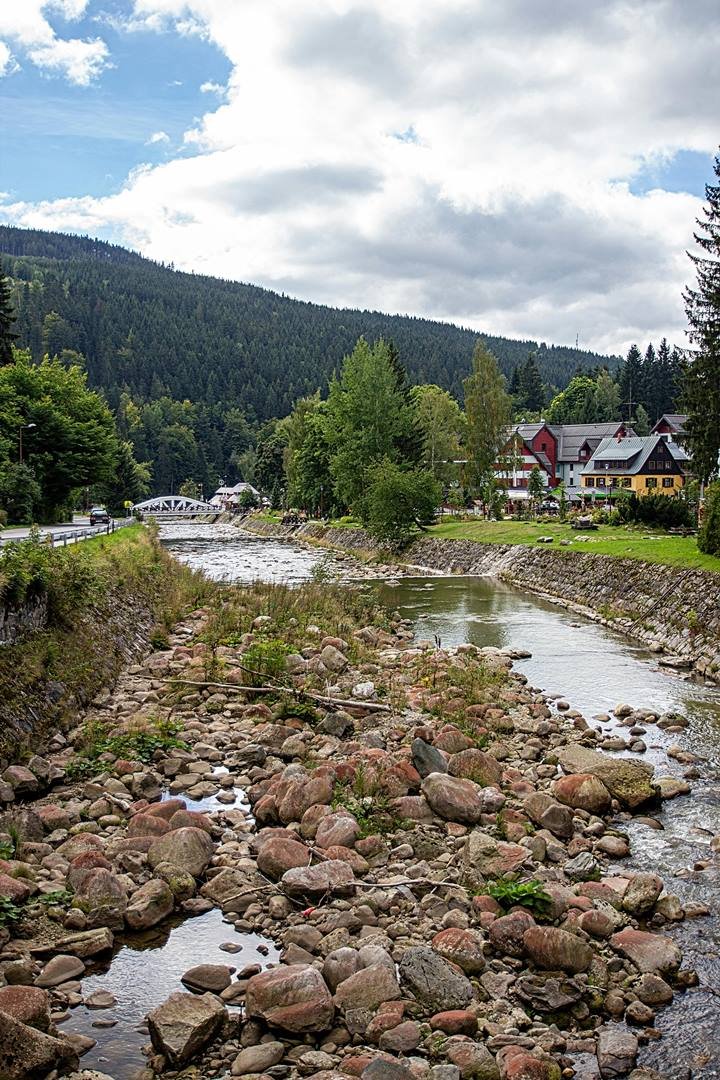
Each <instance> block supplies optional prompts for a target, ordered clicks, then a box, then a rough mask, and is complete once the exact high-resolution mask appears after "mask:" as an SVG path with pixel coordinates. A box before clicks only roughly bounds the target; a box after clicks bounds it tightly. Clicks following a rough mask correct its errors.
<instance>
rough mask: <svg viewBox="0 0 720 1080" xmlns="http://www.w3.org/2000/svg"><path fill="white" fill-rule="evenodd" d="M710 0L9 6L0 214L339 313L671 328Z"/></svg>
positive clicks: (710, 139) (693, 195)
mask: <svg viewBox="0 0 720 1080" xmlns="http://www.w3.org/2000/svg"><path fill="white" fill-rule="evenodd" d="M719 52H720V12H719V11H718V8H717V3H716V0H693V2H692V3H690V4H688V3H687V2H686V0H583V2H582V3H578V2H577V0H503V2H502V3H498V0H394V3H393V4H388V3H387V2H386V0H383V2H381V0H364V2H362V3H359V2H354V0H312V3H308V2H306V0H0V109H1V112H0V115H1V116H2V136H1V137H0V221H3V222H6V223H10V224H18V225H24V226H29V227H35V228H44V229H55V230H59V231H64V232H76V233H81V234H89V235H94V236H99V237H101V238H103V239H108V240H112V241H114V242H117V243H122V244H125V245H127V246H128V247H131V248H133V249H134V250H137V251H140V252H141V253H142V254H144V255H147V256H148V257H150V258H153V259H156V260H159V261H163V262H166V263H168V262H172V263H174V265H175V266H176V267H177V268H179V269H186V270H194V271H196V272H201V273H207V274H215V275H217V276H220V277H225V278H231V279H234V280H239V281H246V282H252V283H254V284H258V285H264V286H266V287H268V288H271V289H275V290H277V291H279V292H284V293H286V294H289V295H291V296H296V297H299V298H302V299H305V300H313V301H316V302H318V303H326V304H331V305H333V306H336V307H359V308H372V309H378V310H382V311H387V312H392V313H396V312H399V313H402V314H411V315H421V316H425V317H431V318H439V319H443V320H448V321H452V322H457V323H460V324H462V325H464V326H470V327H473V328H475V329H478V330H481V331H482V330H484V331H486V332H488V333H493V334H501V335H507V336H510V337H522V338H533V339H535V340H539V341H547V342H548V343H550V342H552V343H555V344H574V343H575V341H576V340H578V341H579V343H580V345H581V347H584V348H589V349H596V350H598V351H602V352H613V353H619V352H624V351H625V350H626V349H627V348H628V346H629V344H630V343H632V342H638V343H640V344H642V345H644V344H646V343H647V342H648V341H649V340H655V341H657V340H658V339H659V338H661V337H663V336H667V337H668V338H669V339H670V341H671V342H674V343H677V344H679V345H683V344H684V343H685V341H686V338H685V327H686V321H685V316H684V310H683V303H682V290H683V287H684V286H685V285H687V284H688V283H690V282H691V281H692V276H693V274H692V266H691V263H690V260H689V259H688V256H687V251H688V249H691V248H692V245H693V229H694V227H695V219H696V218H697V216H698V215H699V214H700V213H701V212H702V207H703V197H704V185H705V184H706V183H708V182H710V181H711V180H712V179H713V172H712V162H713V156H714V154H715V153H716V152H717V145H718V142H719V141H720V124H718V116H717V102H718V101H719V100H720V65H718V64H717V56H718V54H719Z"/></svg>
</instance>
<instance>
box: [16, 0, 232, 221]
mask: <svg viewBox="0 0 720 1080" xmlns="http://www.w3.org/2000/svg"><path fill="white" fill-rule="evenodd" d="M3 2H8V0H3ZM12 2H18V3H21V2H22V0H12ZM107 10H108V8H107V6H105V5H95V4H91V5H90V7H89V9H88V14H87V16H86V17H85V18H83V19H80V20H74V21H72V22H68V21H67V20H65V19H63V18H62V17H58V16H57V15H55V14H54V13H52V14H49V16H48V17H49V21H50V22H51V24H52V26H53V28H55V29H56V32H57V34H58V36H63V35H64V34H67V35H72V37H78V38H86V37H87V38H94V37H96V36H97V35H98V33H100V34H101V35H102V38H103V40H104V41H105V42H106V43H107V46H108V48H109V52H110V57H111V64H112V66H109V67H107V68H106V69H105V70H104V71H103V73H102V76H101V77H100V78H99V79H98V80H97V81H96V82H95V83H94V84H93V85H92V86H90V87H87V86H77V85H73V84H72V83H70V82H68V80H67V79H65V78H62V77H61V76H59V75H49V74H48V73H46V72H43V71H42V70H38V68H36V67H35V66H33V65H31V64H22V66H21V67H20V69H19V70H18V71H16V72H15V73H14V74H13V75H12V76H10V77H6V78H4V79H1V80H0V109H1V110H2V116H3V137H2V142H1V143H0V189H1V190H4V191H6V192H8V193H9V194H10V195H11V196H12V197H13V199H19V200H23V201H31V202H36V201H40V200H44V199H60V198H67V197H71V196H77V195H94V196H99V195H108V194H110V193H111V192H114V191H116V190H118V188H120V186H121V185H122V184H123V182H124V181H125V179H126V178H127V175H128V173H129V172H130V170H131V169H133V168H135V167H136V166H138V165H140V164H145V163H150V164H155V163H159V162H162V161H165V160H166V159H167V158H168V156H170V155H172V154H174V153H176V152H178V150H181V149H182V137H183V132H185V131H187V130H188V129H189V128H191V127H192V126H193V123H194V122H195V120H196V119H197V118H199V117H200V116H202V114H203V113H204V112H206V111H207V109H208V107H209V105H211V104H212V102H209V101H208V98H209V97H210V98H211V97H213V95H212V94H208V93H207V92H205V93H203V92H202V91H201V90H200V87H201V86H202V85H203V83H207V82H211V83H216V84H218V85H220V86H224V85H225V83H226V81H227V78H228V75H229V74H230V70H231V65H230V64H229V62H228V60H227V58H226V57H225V56H223V54H222V53H221V52H220V51H219V50H218V49H217V48H216V47H215V46H214V45H212V44H211V43H210V42H208V41H207V40H205V39H203V38H202V37H200V36H198V35H185V36H183V35H180V34H177V33H174V32H172V31H166V32H163V33H157V32H153V31H150V30H145V31H143V30H134V31H132V32H127V31H124V32H123V31H118V30H117V29H115V28H114V27H113V26H112V25H111V24H110V23H109V22H107V21H103V22H102V23H100V24H98V22H96V21H95V20H96V18H97V17H98V15H99V14H100V13H101V12H102V11H104V12H107ZM115 13H117V14H120V13H122V14H124V15H125V16H129V15H130V6H129V5H116V7H115ZM157 132H164V133H165V134H166V135H167V136H168V137H169V141H165V140H163V141H161V142H156V143H155V144H150V145H148V140H149V139H150V138H151V137H152V135H153V134H155V133H157Z"/></svg>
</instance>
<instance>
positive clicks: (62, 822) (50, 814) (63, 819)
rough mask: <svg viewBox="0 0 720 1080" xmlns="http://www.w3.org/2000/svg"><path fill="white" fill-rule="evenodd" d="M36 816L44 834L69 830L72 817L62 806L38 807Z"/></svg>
mask: <svg viewBox="0 0 720 1080" xmlns="http://www.w3.org/2000/svg"><path fill="white" fill-rule="evenodd" d="M37 816H38V817H39V818H40V820H41V821H42V823H43V828H44V829H45V831H46V832H54V831H55V829H69V828H70V826H71V825H72V823H73V818H72V815H71V814H69V813H68V811H67V810H66V809H65V807H64V806H54V805H52V804H50V805H48V806H39V807H38V809H37Z"/></svg>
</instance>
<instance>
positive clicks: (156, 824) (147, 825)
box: [127, 814, 170, 836]
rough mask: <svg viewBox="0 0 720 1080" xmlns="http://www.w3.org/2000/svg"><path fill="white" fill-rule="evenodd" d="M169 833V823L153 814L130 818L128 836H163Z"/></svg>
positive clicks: (137, 815)
mask: <svg viewBox="0 0 720 1080" xmlns="http://www.w3.org/2000/svg"><path fill="white" fill-rule="evenodd" d="M168 832H170V823H169V822H168V821H166V820H165V819H164V818H161V817H158V816H157V815H155V814H136V815H135V817H132V818H130V821H129V822H128V827H127V835H128V836H164V835H165V833H168Z"/></svg>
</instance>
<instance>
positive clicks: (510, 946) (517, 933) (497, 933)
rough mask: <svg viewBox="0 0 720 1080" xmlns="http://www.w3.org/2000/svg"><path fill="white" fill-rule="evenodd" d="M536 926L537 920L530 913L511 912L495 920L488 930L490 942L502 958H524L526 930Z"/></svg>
mask: <svg viewBox="0 0 720 1080" xmlns="http://www.w3.org/2000/svg"><path fill="white" fill-rule="evenodd" d="M534 926H535V920H534V919H533V917H532V915H531V914H530V912H529V911H511V912H510V913H509V915H503V916H502V917H501V918H499V919H495V921H494V923H492V925H491V926H490V927H489V929H488V940H489V942H490V944H491V945H492V947H493V949H495V951H496V952H499V953H500V954H501V955H502V956H518V957H519V956H522V955H523V952H524V948H525V945H524V940H523V938H524V935H525V932H526V930H530V929H532V927H534Z"/></svg>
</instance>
